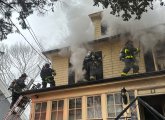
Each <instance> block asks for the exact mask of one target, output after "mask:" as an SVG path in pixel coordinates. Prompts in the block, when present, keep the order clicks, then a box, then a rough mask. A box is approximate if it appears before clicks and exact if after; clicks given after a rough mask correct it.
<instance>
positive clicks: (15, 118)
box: [3, 79, 34, 120]
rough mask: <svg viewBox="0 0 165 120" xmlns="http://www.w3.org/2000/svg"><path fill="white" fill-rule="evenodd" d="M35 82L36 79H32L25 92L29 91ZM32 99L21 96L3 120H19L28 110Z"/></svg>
mask: <svg viewBox="0 0 165 120" xmlns="http://www.w3.org/2000/svg"><path fill="white" fill-rule="evenodd" d="M33 82H34V79H31V81H30V82H29V83H28V85H27V87H26V88H25V90H29V89H30V87H31V86H32V84H33ZM29 103H30V99H29V98H27V97H25V96H22V95H21V96H20V97H19V98H18V100H17V101H16V103H15V104H14V105H13V107H12V109H10V111H9V112H8V113H7V114H6V115H5V117H4V118H3V120H19V118H20V116H21V115H22V113H23V112H24V110H25V109H26V107H27V106H28V105H29Z"/></svg>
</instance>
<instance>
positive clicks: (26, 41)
mask: <svg viewBox="0 0 165 120" xmlns="http://www.w3.org/2000/svg"><path fill="white" fill-rule="evenodd" d="M10 22H11V23H12V24H13V25H14V26H15V28H16V29H17V31H18V32H19V34H21V36H22V37H23V38H24V40H25V41H26V42H27V43H28V44H29V45H30V46H31V47H32V49H33V50H34V51H36V53H38V55H39V56H40V57H42V58H43V59H44V60H45V61H46V62H47V59H45V58H44V57H43V56H42V55H41V54H40V53H39V52H38V51H37V50H36V49H35V48H34V47H33V46H32V45H31V43H30V42H29V41H28V40H27V39H26V37H25V36H24V35H23V34H22V33H21V31H20V30H19V29H18V27H17V26H16V25H15V24H14V23H13V21H12V20H11V19H10Z"/></svg>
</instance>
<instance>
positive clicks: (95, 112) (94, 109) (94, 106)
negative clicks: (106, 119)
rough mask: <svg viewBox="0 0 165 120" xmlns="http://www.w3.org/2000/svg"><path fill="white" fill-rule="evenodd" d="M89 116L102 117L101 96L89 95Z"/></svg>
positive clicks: (89, 117) (93, 117) (92, 117)
mask: <svg viewBox="0 0 165 120" xmlns="http://www.w3.org/2000/svg"><path fill="white" fill-rule="evenodd" d="M87 118H88V119H101V118H102V111H101V96H89V97H87Z"/></svg>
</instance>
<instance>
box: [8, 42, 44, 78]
mask: <svg viewBox="0 0 165 120" xmlns="http://www.w3.org/2000/svg"><path fill="white" fill-rule="evenodd" d="M9 56H10V59H11V63H12V64H11V65H12V67H13V68H15V72H16V74H17V75H20V74H22V73H26V74H28V75H29V76H30V77H31V78H35V77H37V74H38V73H39V72H40V68H39V66H40V65H41V64H43V62H44V60H43V58H42V57H41V56H40V55H39V54H38V53H37V52H36V51H35V50H34V49H33V48H31V47H30V46H28V45H24V44H21V43H19V44H15V45H13V46H12V47H10V49H9Z"/></svg>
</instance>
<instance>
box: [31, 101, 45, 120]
mask: <svg viewBox="0 0 165 120" xmlns="http://www.w3.org/2000/svg"><path fill="white" fill-rule="evenodd" d="M46 108H47V102H43V103H36V104H35V118H34V120H45V119H46Z"/></svg>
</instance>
